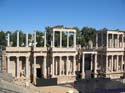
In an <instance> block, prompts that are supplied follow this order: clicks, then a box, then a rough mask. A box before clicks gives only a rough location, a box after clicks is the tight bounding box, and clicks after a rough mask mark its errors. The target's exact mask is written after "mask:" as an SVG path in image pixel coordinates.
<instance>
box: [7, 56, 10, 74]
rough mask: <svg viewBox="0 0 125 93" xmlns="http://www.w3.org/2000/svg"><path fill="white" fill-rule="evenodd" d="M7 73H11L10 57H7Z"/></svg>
mask: <svg viewBox="0 0 125 93" xmlns="http://www.w3.org/2000/svg"><path fill="white" fill-rule="evenodd" d="M7 73H10V57H9V56H7Z"/></svg>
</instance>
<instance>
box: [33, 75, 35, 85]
mask: <svg viewBox="0 0 125 93" xmlns="http://www.w3.org/2000/svg"><path fill="white" fill-rule="evenodd" d="M33 84H34V85H36V77H34V78H33Z"/></svg>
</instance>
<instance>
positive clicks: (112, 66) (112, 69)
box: [111, 55, 114, 72]
mask: <svg viewBox="0 0 125 93" xmlns="http://www.w3.org/2000/svg"><path fill="white" fill-rule="evenodd" d="M113 59H114V58H113V55H112V68H111V72H113V62H114V61H113Z"/></svg>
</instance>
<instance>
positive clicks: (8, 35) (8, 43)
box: [7, 33, 10, 47]
mask: <svg viewBox="0 0 125 93" xmlns="http://www.w3.org/2000/svg"><path fill="white" fill-rule="evenodd" d="M7 46H8V47H9V46H10V34H9V33H8V34H7Z"/></svg>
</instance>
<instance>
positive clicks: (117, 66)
mask: <svg viewBox="0 0 125 93" xmlns="http://www.w3.org/2000/svg"><path fill="white" fill-rule="evenodd" d="M118 63H119V56H118V55H117V61H116V70H117V72H118V65H119V64H118Z"/></svg>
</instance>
